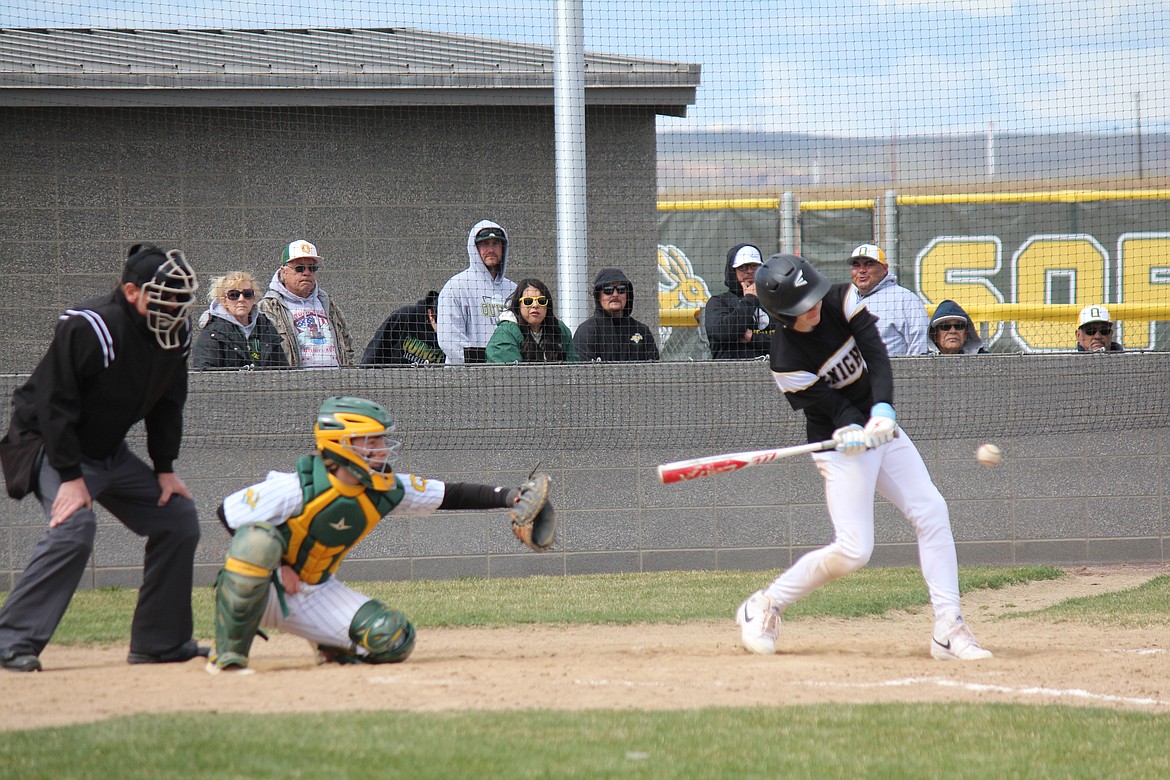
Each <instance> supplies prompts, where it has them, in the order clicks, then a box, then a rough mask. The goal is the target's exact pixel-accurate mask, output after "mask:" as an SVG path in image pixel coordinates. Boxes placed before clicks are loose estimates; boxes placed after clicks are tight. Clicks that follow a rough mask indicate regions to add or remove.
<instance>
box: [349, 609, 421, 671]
mask: <svg viewBox="0 0 1170 780" xmlns="http://www.w3.org/2000/svg"><path fill="white" fill-rule="evenodd" d="M349 638H350V639H352V640H353V641H354V643H355V644H357V645H358V646H359V647H364V648H365V649H366V650H368V651H369V654H368V655H364V656H362V657H361V660H362V661H364V662H365V663H368V664H396V663H401V662H402V661H405V660H406V659H407V658H408V657H410V653H411V651H412V650H414V626H412V625H411V624H410V621H409V620H407V619H406V616H405V615H403V614H402V613H401V612H397V611H395V610H393V609H390V608H388V607H387V606H386V605H385V604H383V603H382V602H380V601H378V600H377V599H370V600H369V601H367V602H366V603H365V604H362V606H361V607H360V608H359V609H358V611H357V613H355V614H354V616H353V620H352V621H350V624H349Z"/></svg>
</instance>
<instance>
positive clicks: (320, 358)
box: [258, 238, 353, 368]
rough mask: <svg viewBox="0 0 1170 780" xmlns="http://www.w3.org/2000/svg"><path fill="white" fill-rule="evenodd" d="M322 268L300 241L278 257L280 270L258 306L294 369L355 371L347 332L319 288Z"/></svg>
mask: <svg viewBox="0 0 1170 780" xmlns="http://www.w3.org/2000/svg"><path fill="white" fill-rule="evenodd" d="M320 267H321V256H320V255H319V254H318V253H317V247H316V246H314V245H313V244H311V243H309V242H308V241H306V240H304V239H303V238H298V239H297V240H296V241H293V242H292V243H291V244H289V245H288V246H286V247H285V248H284V250H283V251H282V252H281V253H280V267H279V268H277V269H276V273H275V274H273V275H272V281H271V282H269V283H268V292H267V293H265V295H264V297H263V298H262V299H261V300H260V303H259V304H258V308H259V309H260V312H261V313H262V314H264V315H265V316H267V317H268V319H270V320H271V321H272V324H273V325H274V326H276V330H277V332H278V333H280V341H281V346H282V347H284V354H285V355H287V356H288V364H289V365H290V366H292V367H293V368H339V367H341V366H352V365H353V342H352V340H351V339H350V337H349V326H348V325H346V323H345V317H343V316H342V314H341V309H339V308H338V307H337V304H335V303H334V302H333V300H332V299H331V298H330V297H329V296H328V295H326V294H325V291H324V290H322V289H321V287H320V286H319V285H318V284H317V271H318V269H319V268H320Z"/></svg>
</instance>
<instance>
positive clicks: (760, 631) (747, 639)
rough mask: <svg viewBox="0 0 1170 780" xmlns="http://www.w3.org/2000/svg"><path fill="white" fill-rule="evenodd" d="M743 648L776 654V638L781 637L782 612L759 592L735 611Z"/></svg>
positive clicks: (762, 592)
mask: <svg viewBox="0 0 1170 780" xmlns="http://www.w3.org/2000/svg"><path fill="white" fill-rule="evenodd" d="M735 622H736V623H738V624H739V627H740V634H741V639H742V640H743V646H744V647H745V648H746V649H747V650H749V651H750V652H753V653H758V654H760V655H772V654H774V653H775V652H776V637H778V636H779V635H780V611H779V610H778V609H777V608H776V606H775V605H774V604H773V603H772V599H770V598H768V596H767V595H766V594H765V593H764V591H762V590H757V591H756V592H755V593H753V594H752V595H750V596H748V597H747V599H746V600H745V601H744V602H743V603H742V604H740V605H739V609H737V610H736V611H735Z"/></svg>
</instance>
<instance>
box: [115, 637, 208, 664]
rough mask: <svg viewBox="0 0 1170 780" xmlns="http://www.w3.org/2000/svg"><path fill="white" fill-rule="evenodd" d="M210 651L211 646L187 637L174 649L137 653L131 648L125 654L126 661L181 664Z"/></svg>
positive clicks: (203, 655)
mask: <svg viewBox="0 0 1170 780" xmlns="http://www.w3.org/2000/svg"><path fill="white" fill-rule="evenodd" d="M210 653H211V648H209V647H204V646H203V645H200V644H198V643H196V641H195V640H194V639H188V640H187V641H186V642H184V643H183V644H181V645H179V646H178V647H176V648H175V649H174V650H168V651H167V652H165V653H139V652H136V651H134V650H131V651H130V655H128V656H126V663H128V664H181V663H183V662H184V661H190V660H191V659H192V658H206V657H207V656H208V654H210Z"/></svg>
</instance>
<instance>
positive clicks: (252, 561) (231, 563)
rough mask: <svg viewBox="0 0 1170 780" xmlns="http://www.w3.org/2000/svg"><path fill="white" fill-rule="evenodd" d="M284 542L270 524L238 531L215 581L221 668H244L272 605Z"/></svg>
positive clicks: (217, 658) (216, 658)
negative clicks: (271, 590) (266, 609)
mask: <svg viewBox="0 0 1170 780" xmlns="http://www.w3.org/2000/svg"><path fill="white" fill-rule="evenodd" d="M283 550H284V544H283V542H282V540H281V537H280V534H279V533H277V531H276V529H275V528H273V527H272V526H271V525H269V524H268V523H256V524H254V525H247V526H244V527H243V528H241V529H240V530H238V531H236V535H235V537H234V538H233V539H232V544H231V546H230V547H229V548H228V554H227V561H226V562H225V563H224V565H223V568H222V569H220V571H219V576H218V577H216V580H215V654H214V655H213V656H212V659H211V660H212V662H214V663H215V665H216V666H217V667H219V668H220V669H224V668H227V667H237V668H244V667H246V666H247V665H248V652H249V651H250V650H251V649H252V640H253V639H255V638H256V632H257V631H258V630H259V628H260V617H261V616H262V615H263V614H264V607H265V606H267V604H268V586H269V585H270V584H271V582H272V572H273V571H274V570H275V569H276V568H277V567H278V566H280V556H281V553H282V552H283Z"/></svg>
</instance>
